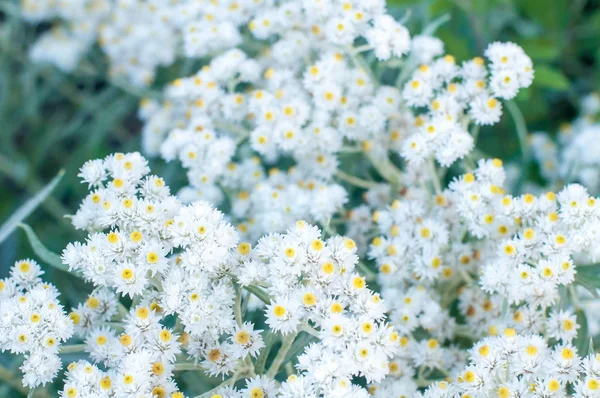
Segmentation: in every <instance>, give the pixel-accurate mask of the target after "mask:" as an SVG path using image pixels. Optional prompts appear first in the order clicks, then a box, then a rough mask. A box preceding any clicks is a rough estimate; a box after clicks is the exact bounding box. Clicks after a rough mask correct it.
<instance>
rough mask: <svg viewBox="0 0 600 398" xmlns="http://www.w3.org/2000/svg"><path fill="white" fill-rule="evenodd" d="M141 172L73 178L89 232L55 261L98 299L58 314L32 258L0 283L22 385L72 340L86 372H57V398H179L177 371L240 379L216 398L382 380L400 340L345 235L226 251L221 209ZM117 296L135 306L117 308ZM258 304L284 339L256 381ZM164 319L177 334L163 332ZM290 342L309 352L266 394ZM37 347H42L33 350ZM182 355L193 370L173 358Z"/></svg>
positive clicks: (340, 388) (132, 161)
mask: <svg viewBox="0 0 600 398" xmlns="http://www.w3.org/2000/svg"><path fill="white" fill-rule="evenodd" d="M149 172H150V170H149V168H148V165H147V161H146V159H144V158H143V157H142V156H141V155H139V154H138V153H128V154H121V153H117V154H114V155H110V156H108V157H106V158H104V159H98V160H91V161H89V162H87V163H86V164H85V165H83V167H82V168H81V173H80V174H79V175H80V177H81V178H82V180H83V182H84V183H87V184H88V186H89V189H90V190H91V192H90V193H89V194H88V196H87V197H86V198H85V199H84V200H83V202H82V204H81V206H80V208H79V210H78V211H77V213H76V214H75V215H74V216H73V218H72V221H73V224H74V226H75V227H77V228H79V229H84V230H87V231H88V233H89V236H88V238H87V240H86V242H85V243H72V244H69V245H68V246H67V248H66V249H65V250H64V252H63V256H62V258H63V261H64V263H65V264H67V265H68V266H69V268H70V269H71V270H72V271H73V272H74V273H75V274H76V275H78V276H80V277H82V278H84V279H86V280H88V281H90V282H92V283H93V284H94V285H95V286H96V289H95V290H94V291H93V292H92V293H91V294H90V295H89V296H88V298H87V300H86V301H85V302H84V303H81V304H79V305H78V306H77V307H75V308H74V309H73V310H72V312H71V313H70V315H69V316H68V317H67V315H66V313H64V312H63V311H62V307H60V306H59V305H58V304H57V303H56V302H55V298H56V291H55V289H53V288H52V287H51V286H49V285H45V284H42V283H41V280H40V279H39V275H41V273H42V271H41V270H40V267H39V266H38V265H37V264H36V263H35V262H33V261H31V260H27V261H24V262H20V263H18V264H17V265H16V266H15V268H14V269H13V271H12V276H11V278H9V279H7V280H5V281H3V285H2V286H3V295H4V296H6V297H5V298H6V300H4V296H3V301H2V309H3V313H4V314H5V315H4V317H3V322H4V323H3V324H5V325H6V326H5V327H8V325H10V326H11V327H13V326H14V325H15V323H16V324H18V325H20V324H21V323H23V326H18V327H17V328H16V329H13V330H11V331H10V332H9V333H6V334H5V335H6V336H7V338H8V340H7V341H6V342H3V345H6V346H7V348H8V349H10V350H11V351H12V352H15V353H24V352H30V351H32V352H31V354H29V356H28V357H27V358H28V359H27V360H26V362H25V364H24V365H23V368H22V369H23V371H24V373H25V379H24V382H25V383H26V384H28V385H32V386H35V385H37V384H39V383H45V382H47V381H50V380H51V379H52V378H53V377H54V376H55V375H56V372H57V370H58V368H59V367H60V359H59V358H58V356H57V353H58V343H59V342H60V341H64V340H66V339H67V338H69V337H70V336H71V335H72V334H73V333H75V334H76V335H77V336H78V337H79V338H81V339H83V340H84V342H85V344H84V347H85V351H86V352H87V353H88V354H89V358H90V360H91V361H93V362H89V361H77V362H74V363H72V364H71V365H69V366H68V372H67V374H66V379H65V385H64V388H63V389H62V391H61V396H63V397H76V396H82V397H88V396H89V397H91V396H107V397H123V396H144V395H146V396H158V397H164V396H172V397H177V396H182V395H177V394H182V393H181V392H180V391H179V388H178V386H177V384H176V382H175V372H177V371H190V370H196V371H203V372H206V373H207V374H208V375H213V376H223V377H224V376H231V377H236V376H235V375H239V376H237V377H240V378H241V377H248V379H247V380H246V389H241V390H239V389H237V388H235V387H233V386H230V387H226V386H223V387H222V388H221V390H222V391H221V392H220V394H221V395H222V396H238V395H237V394H239V393H241V394H245V393H246V392H248V393H249V394H251V395H252V396H275V395H277V394H279V395H280V396H282V397H301V396H322V395H329V394H331V395H332V396H342V395H347V394H354V395H355V396H364V395H365V394H367V392H366V390H365V389H364V388H362V387H359V386H358V385H356V384H353V379H354V377H358V376H363V377H365V378H366V379H367V380H368V381H369V382H378V381H380V380H382V379H383V378H384V376H385V375H386V374H387V373H388V371H389V359H390V358H391V357H392V355H394V354H395V353H396V352H397V351H398V349H399V346H400V337H399V335H398V333H397V332H395V331H394V328H393V327H391V326H390V325H389V324H388V323H387V322H386V321H385V313H386V310H387V308H386V306H385V305H384V303H383V300H382V299H381V297H380V295H379V294H377V293H375V292H373V291H371V290H369V289H368V288H367V286H366V281H365V278H364V277H362V276H360V274H358V273H357V272H356V269H355V268H356V265H357V263H358V256H357V255H356V251H357V248H356V244H355V243H354V241H353V240H352V239H349V238H344V237H341V236H332V237H330V238H328V239H325V238H324V237H323V236H322V233H321V231H320V230H319V228H317V227H315V226H312V225H310V224H307V223H306V222H304V221H298V222H297V223H296V224H295V226H294V227H292V228H291V229H289V230H288V231H287V233H286V234H269V235H266V236H264V237H263V238H261V239H260V240H259V241H258V244H257V245H256V247H254V248H253V247H252V244H251V243H249V242H241V243H238V237H237V233H236V231H235V230H234V228H233V227H232V226H231V225H230V224H228V223H227V222H226V221H225V220H224V216H223V214H222V213H221V212H219V211H217V210H215V209H214V208H212V207H211V206H210V205H208V204H207V203H205V202H194V203H192V204H190V205H183V204H182V203H180V202H179V201H178V200H177V199H176V198H174V197H172V196H171V195H170V194H169V188H168V187H167V186H166V185H165V184H164V182H163V180H162V179H160V178H159V177H156V176H153V175H149ZM23 290H25V292H23ZM124 296H129V297H130V298H132V299H133V303H132V305H131V306H130V307H129V308H127V307H126V306H125V305H124V304H122V303H121V299H120V297H124ZM256 298H258V299H260V300H262V302H264V303H265V304H266V307H265V308H264V321H262V322H264V323H265V325H266V326H268V328H269V331H268V333H266V336H267V338H268V339H271V340H272V339H274V338H278V336H281V337H280V338H281V340H282V346H281V348H280V351H279V353H278V354H277V356H276V358H275V359H274V360H273V362H272V363H271V364H270V366H269V368H268V371H267V372H266V376H265V375H262V374H260V373H259V374H257V373H256V371H258V368H260V367H261V366H262V367H263V368H264V366H265V365H266V364H265V363H264V362H262V364H259V362H260V361H259V358H258V357H259V355H268V351H267V352H266V353H263V350H264V349H267V347H266V343H265V341H264V339H265V333H263V330H257V329H256V328H255V326H254V323H253V322H249V321H246V320H245V318H244V313H245V311H248V314H251V313H252V312H251V311H252V308H260V307H261V304H258V303H256V302H255V303H254V304H253V303H252V302H253V300H256ZM40 300H42V301H43V303H44V304H43V308H44V311H42V310H38V307H39V304H40ZM243 303H244V304H243ZM259 303H260V301H259ZM46 308H47V309H46ZM245 309H247V310H245ZM51 315H53V316H52V317H51ZM173 317H175V319H177V321H176V322H175V325H174V326H171V327H169V326H167V325H170V324H171V322H172V321H171V319H172V318H173ZM51 318H54V319H51ZM57 318H58V319H57ZM17 319H18V320H17ZM50 322H52V323H50ZM38 324H39V327H38ZM32 328H33V330H32ZM300 333H303V334H305V335H306V336H308V337H309V339H308V340H306V341H305V343H304V344H306V343H308V342H309V341H313V342H312V343H310V344H309V345H307V346H306V347H304V346H303V345H300V346H299V349H298V350H299V351H298V353H296V355H299V354H300V355H299V356H298V357H297V365H296V368H297V372H298V373H297V374H291V376H290V377H289V378H288V380H287V381H286V382H283V383H282V384H281V385H277V384H276V383H275V382H274V378H275V377H276V376H278V375H279V373H280V370H281V369H280V366H281V365H282V362H283V360H284V358H285V355H286V354H287V353H288V351H289V350H290V349H291V346H292V345H293V344H294V343H295V341H296V340H297V337H298V336H299V334H300ZM12 336H15V339H14V341H13V340H11V337H12ZM298 338H299V337H298ZM305 339H306V337H305ZM4 343H6V344H4ZM270 344H272V343H270ZM39 345H41V346H42V347H45V349H44V350H41V351H40V350H35V351H34V350H33V349H34V348H37V346H39ZM268 349H270V345H269V347H268ZM182 354H186V355H187V357H188V358H191V359H192V360H193V361H192V362H182ZM39 356H43V358H38V357H39ZM50 356H51V357H50ZM41 362H43V366H37V365H39V364H40V363H41ZM34 377H36V379H33V378H34ZM30 380H32V381H30ZM234 380H235V379H234ZM256 394H262V395H256Z"/></svg>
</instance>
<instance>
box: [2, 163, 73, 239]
mask: <svg viewBox="0 0 600 398" xmlns="http://www.w3.org/2000/svg"><path fill="white" fill-rule="evenodd" d="M64 174H65V171H64V170H61V171H59V172H58V174H57V175H56V177H54V178H53V179H52V181H50V182H49V183H48V185H46V186H45V187H44V188H42V190H41V191H39V192H38V193H37V194H36V195H35V196H34V197H33V198H31V199H29V200H28V201H27V202H25V203H24V204H23V205H22V206H21V207H19V208H18V209H17V211H15V212H14V213H13V215H12V216H10V217H9V218H8V220H6V221H5V222H4V224H2V226H1V227H0V243H2V242H3V241H4V240H5V239H6V238H7V237H8V236H9V235H10V234H11V233H12V232H13V231H14V230H15V229H16V228H17V226H18V225H19V223H20V222H21V221H23V220H24V219H25V218H27V217H28V216H29V215H30V214H31V213H32V212H33V211H34V210H35V209H36V208H37V207H38V206H39V205H40V204H41V203H42V202H43V201H44V200H45V199H46V198H47V197H48V195H50V193H51V192H52V190H53V189H54V188H55V187H56V185H57V184H58V183H59V181H60V180H61V178H62V177H63V175H64Z"/></svg>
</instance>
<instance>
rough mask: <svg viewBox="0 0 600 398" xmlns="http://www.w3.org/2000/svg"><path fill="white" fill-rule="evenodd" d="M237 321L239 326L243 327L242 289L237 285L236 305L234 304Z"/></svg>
mask: <svg viewBox="0 0 600 398" xmlns="http://www.w3.org/2000/svg"><path fill="white" fill-rule="evenodd" d="M233 312H234V314H235V321H236V323H237V325H238V327H242V289H241V288H240V287H239V286H238V285H237V284H236V285H235V305H234V306H233Z"/></svg>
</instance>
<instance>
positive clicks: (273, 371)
mask: <svg viewBox="0 0 600 398" xmlns="http://www.w3.org/2000/svg"><path fill="white" fill-rule="evenodd" d="M296 336H298V333H297V332H296V333H290V334H288V335H286V336H285V337H284V338H283V341H282V343H281V348H279V352H277V356H276V357H275V359H274V360H273V363H272V364H271V367H270V368H269V370H268V371H267V377H269V378H271V379H274V378H275V376H276V375H277V373H278V372H279V368H280V367H281V365H283V360H284V359H285V356H286V355H287V353H288V351H289V350H290V348H292V344H294V340H295V339H296Z"/></svg>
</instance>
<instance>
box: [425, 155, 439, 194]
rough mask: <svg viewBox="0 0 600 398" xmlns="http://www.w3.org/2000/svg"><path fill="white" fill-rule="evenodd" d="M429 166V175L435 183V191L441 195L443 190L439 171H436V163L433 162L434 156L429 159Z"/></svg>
mask: <svg viewBox="0 0 600 398" xmlns="http://www.w3.org/2000/svg"><path fill="white" fill-rule="evenodd" d="M427 166H428V167H429V175H430V176H431V182H432V183H433V187H434V189H435V193H436V194H438V195H439V194H440V193H441V192H442V187H441V185H440V178H439V177H438V175H437V171H435V163H434V162H433V158H431V159H429V161H428V162H427Z"/></svg>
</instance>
